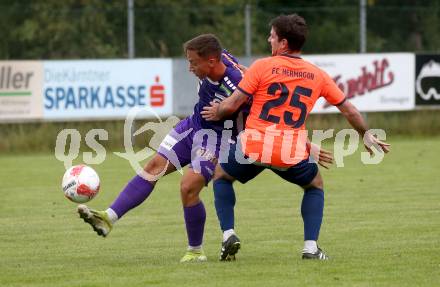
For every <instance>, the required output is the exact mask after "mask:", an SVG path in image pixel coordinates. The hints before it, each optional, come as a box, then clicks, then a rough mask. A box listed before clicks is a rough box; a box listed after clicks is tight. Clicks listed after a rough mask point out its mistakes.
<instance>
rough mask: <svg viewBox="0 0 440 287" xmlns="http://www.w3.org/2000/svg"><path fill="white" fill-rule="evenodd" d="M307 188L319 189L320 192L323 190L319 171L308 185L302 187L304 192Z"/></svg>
mask: <svg viewBox="0 0 440 287" xmlns="http://www.w3.org/2000/svg"><path fill="white" fill-rule="evenodd" d="M309 188H319V189H322V190H323V189H324V181H323V180H322V176H321V174H320V173H319V171H318V173H317V174H316V175H315V177H314V178H313V180H312V181H311V182H310V183H309V184H307V185H305V186H303V189H304V190H306V189H309Z"/></svg>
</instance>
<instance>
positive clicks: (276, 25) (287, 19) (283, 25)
mask: <svg viewBox="0 0 440 287" xmlns="http://www.w3.org/2000/svg"><path fill="white" fill-rule="evenodd" d="M270 26H271V27H273V29H274V30H275V32H276V33H277V35H278V38H279V39H280V40H282V39H286V40H287V42H288V43H289V49H290V50H291V51H300V50H301V48H302V46H303V45H304V42H305V41H306V38H307V24H306V20H304V18H303V17H301V16H299V15H298V14H291V15H280V16H278V17H276V18H274V19H272V21H270Z"/></svg>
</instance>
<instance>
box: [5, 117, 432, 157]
mask: <svg viewBox="0 0 440 287" xmlns="http://www.w3.org/2000/svg"><path fill="white" fill-rule="evenodd" d="M367 121H368V124H369V126H370V127H371V128H381V129H384V130H385V131H386V132H387V137H388V138H389V137H392V136H400V135H402V136H435V135H439V134H440V110H419V111H410V112H390V113H368V114H367ZM143 123H144V121H137V122H136V125H135V127H136V129H137V128H139V127H140V126H141V125H142V124H143ZM349 127H350V126H349V125H348V124H347V122H346V121H345V119H344V118H343V117H342V116H341V115H340V114H319V115H310V117H309V119H308V120H307V128H308V129H309V130H311V129H324V130H326V129H335V130H336V131H337V130H340V129H343V128H349ZM67 128H68V129H72V128H74V129H77V130H78V131H79V132H80V134H81V149H82V150H87V149H88V148H87V146H86V145H85V141H84V138H85V135H86V133H87V132H88V131H89V130H91V129H97V128H101V129H105V130H107V131H108V134H109V139H108V140H107V141H101V144H102V145H104V146H105V147H106V148H109V149H111V150H122V149H123V141H124V134H123V130H124V121H94V122H38V123H20V124H11V123H5V124H0V153H3V154H4V153H10V152H14V153H15V152H19V153H22V152H48V151H53V150H54V148H55V142H56V137H57V135H58V133H59V132H60V131H61V130H63V129H67ZM151 135H152V132H151V131H149V132H146V133H144V134H142V135H139V136H137V137H136V138H135V139H134V143H135V147H136V148H142V147H144V146H145V144H146V143H147V142H148V141H149V137H151Z"/></svg>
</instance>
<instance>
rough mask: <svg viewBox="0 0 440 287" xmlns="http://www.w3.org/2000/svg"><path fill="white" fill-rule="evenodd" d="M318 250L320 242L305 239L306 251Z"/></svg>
mask: <svg viewBox="0 0 440 287" xmlns="http://www.w3.org/2000/svg"><path fill="white" fill-rule="evenodd" d="M317 251H318V244H317V243H316V241H315V240H305V241H304V249H303V252H304V253H316V252H317Z"/></svg>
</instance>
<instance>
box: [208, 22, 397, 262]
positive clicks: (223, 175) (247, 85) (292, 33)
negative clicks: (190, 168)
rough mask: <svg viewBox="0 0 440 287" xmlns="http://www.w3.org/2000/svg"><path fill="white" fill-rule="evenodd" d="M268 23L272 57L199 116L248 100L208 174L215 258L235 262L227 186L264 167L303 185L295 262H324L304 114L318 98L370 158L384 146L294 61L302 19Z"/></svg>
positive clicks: (318, 75) (318, 194) (222, 113)
mask: <svg viewBox="0 0 440 287" xmlns="http://www.w3.org/2000/svg"><path fill="white" fill-rule="evenodd" d="M270 25H271V31H270V36H269V38H268V41H269V43H270V45H271V47H272V57H267V58H263V59H259V60H257V61H255V62H254V63H253V64H252V65H251V67H250V68H249V69H248V70H247V71H246V73H245V75H244V77H243V79H242V81H241V82H240V84H239V85H238V87H237V89H236V90H235V91H234V93H233V94H232V95H231V96H230V97H229V98H227V99H225V100H224V101H222V102H221V103H212V105H211V106H209V107H205V108H204V111H203V112H202V116H203V117H204V118H205V119H207V120H219V119H222V118H224V117H227V116H228V115H231V114H233V113H234V112H235V111H236V110H238V109H239V108H240V107H241V106H242V105H243V104H244V103H246V102H247V101H248V99H249V97H250V98H252V106H251V110H250V114H249V116H248V118H247V121H246V128H245V130H244V132H243V133H242V134H241V136H240V138H239V142H238V143H237V144H236V145H232V146H231V149H230V152H229V155H228V156H227V158H226V159H223V160H222V159H220V163H219V164H217V167H216V171H215V175H214V195H215V207H216V211H217V216H218V218H219V221H220V226H221V229H222V231H223V243H222V250H221V253H220V260H234V259H235V254H236V253H237V252H238V249H239V248H240V245H241V242H240V240H239V238H238V236H237V235H236V234H235V231H234V205H235V196H234V191H233V189H232V185H231V184H230V182H232V181H234V180H238V181H240V182H241V183H245V182H247V181H249V180H251V179H253V178H254V177H255V176H257V175H258V174H259V173H260V172H261V171H263V170H264V169H265V168H269V169H271V170H272V171H273V172H275V173H276V174H278V175H279V176H280V177H281V178H283V179H285V180H287V181H289V182H291V183H294V184H297V185H299V186H301V187H302V188H303V190H304V196H303V200H302V204H301V215H302V218H303V222H304V248H303V251H302V258H303V259H318V260H326V259H328V256H327V255H326V254H325V253H324V252H323V251H322V250H321V249H320V248H319V247H318V245H317V240H318V236H319V231H320V228H321V223H322V217H323V210H324V191H323V180H322V177H321V174H320V173H319V170H318V166H317V165H316V163H314V162H312V161H310V160H309V150H308V149H307V148H306V145H307V130H306V128H305V121H306V119H307V116H308V115H309V113H310V111H311V110H312V108H313V106H314V104H315V102H316V101H317V100H318V98H319V97H321V96H322V97H324V98H325V99H326V100H327V102H329V103H330V104H332V105H334V106H336V107H338V109H339V110H340V111H341V113H342V115H343V116H344V117H345V118H346V119H347V120H348V122H349V123H350V124H351V125H352V126H353V127H354V128H355V129H356V131H357V132H358V133H359V134H360V135H361V136H363V137H364V143H365V146H366V148H367V150H368V151H370V153H371V152H372V150H371V149H370V147H371V146H372V145H373V146H375V147H376V148H377V149H378V150H379V151H381V152H385V153H386V152H388V151H389V144H387V143H385V142H382V141H379V140H378V139H377V138H376V137H374V136H373V135H372V134H371V133H369V132H368V127H367V124H366V123H365V121H364V120H363V118H362V116H361V114H360V113H359V111H358V110H357V109H356V108H355V107H354V106H353V105H352V104H351V103H350V102H349V101H348V100H347V99H346V98H345V96H344V94H343V93H342V91H341V90H340V89H339V88H338V87H337V86H336V84H335V83H334V81H333V80H332V79H331V78H330V77H329V75H327V74H326V73H325V72H324V71H323V70H321V69H320V68H318V67H316V66H314V65H313V64H311V63H309V62H306V61H304V60H303V59H302V58H301V57H300V52H301V49H302V46H303V44H304V42H305V40H306V36H307V25H306V22H305V20H304V19H303V18H302V17H301V16H298V15H297V14H292V15H281V16H278V17H276V18H275V19H273V20H272V21H271V24H270ZM292 155H294V156H293V157H292ZM243 161H244V162H243Z"/></svg>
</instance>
